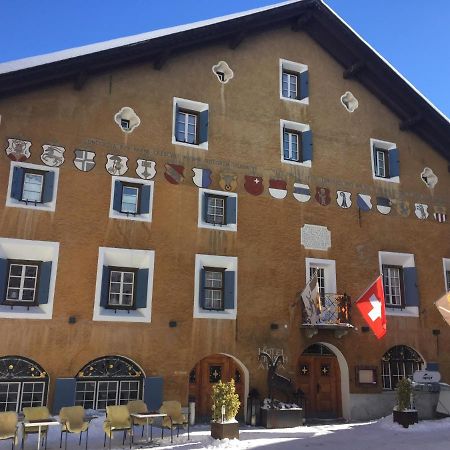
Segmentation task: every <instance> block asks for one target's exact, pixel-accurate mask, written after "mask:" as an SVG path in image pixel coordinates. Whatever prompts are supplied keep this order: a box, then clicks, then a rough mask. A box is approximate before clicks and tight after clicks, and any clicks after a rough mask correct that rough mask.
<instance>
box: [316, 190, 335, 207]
mask: <svg viewBox="0 0 450 450" xmlns="http://www.w3.org/2000/svg"><path fill="white" fill-rule="evenodd" d="M314 198H315V199H316V201H317V203H319V205H322V206H327V205H329V204H330V201H331V197H330V190H329V189H328V188H326V187H321V186H318V187H316V195H315V196H314Z"/></svg>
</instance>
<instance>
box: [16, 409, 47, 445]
mask: <svg viewBox="0 0 450 450" xmlns="http://www.w3.org/2000/svg"><path fill="white" fill-rule="evenodd" d="M23 415H24V421H27V420H45V419H49V418H50V411H49V410H48V408H47V407H46V406H29V407H25V408H23ZM37 433H39V427H38V426H35V427H26V428H25V425H23V424H22V450H23V448H24V446H25V439H26V437H27V436H28V435H29V434H37ZM47 433H48V426H43V427H41V437H42V440H44V438H45V448H46V449H47Z"/></svg>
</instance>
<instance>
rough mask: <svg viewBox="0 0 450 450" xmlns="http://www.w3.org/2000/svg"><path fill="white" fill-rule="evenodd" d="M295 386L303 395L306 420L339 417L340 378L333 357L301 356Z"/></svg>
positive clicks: (336, 363)
mask: <svg viewBox="0 0 450 450" xmlns="http://www.w3.org/2000/svg"><path fill="white" fill-rule="evenodd" d="M297 386H298V387H299V388H300V389H301V390H302V391H303V392H304V393H305V400H306V405H305V406H306V416H307V417H308V418H335V417H340V416H341V389H340V386H341V377H340V372H339V364H338V362H337V358H336V357H335V356H328V355H321V356H301V357H300V359H299V364H298V377H297Z"/></svg>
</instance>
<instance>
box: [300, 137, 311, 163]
mask: <svg viewBox="0 0 450 450" xmlns="http://www.w3.org/2000/svg"><path fill="white" fill-rule="evenodd" d="M312 159H313V143H312V131H311V130H307V131H303V132H302V161H303V162H305V161H312Z"/></svg>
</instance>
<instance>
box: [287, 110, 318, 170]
mask: <svg viewBox="0 0 450 450" xmlns="http://www.w3.org/2000/svg"><path fill="white" fill-rule="evenodd" d="M285 129H286V130H291V131H296V132H298V134H299V149H300V151H299V153H300V155H301V159H302V160H300V161H291V160H288V159H284V147H283V139H284V130H285ZM304 132H309V133H308V134H309V138H308V139H309V140H308V141H307V143H306V142H304V141H305V139H304V138H305V137H306V134H305V135H303V133H304ZM310 132H311V128H310V126H309V125H306V124H304V123H298V122H290V121H289V120H283V119H281V120H280V148H281V162H282V163H285V164H294V165H296V166H303V167H311V163H312V140H311V136H310ZM300 142H301V144H300Z"/></svg>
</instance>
